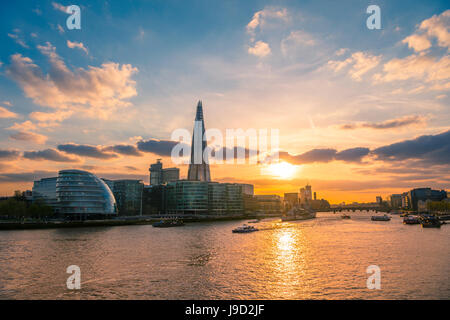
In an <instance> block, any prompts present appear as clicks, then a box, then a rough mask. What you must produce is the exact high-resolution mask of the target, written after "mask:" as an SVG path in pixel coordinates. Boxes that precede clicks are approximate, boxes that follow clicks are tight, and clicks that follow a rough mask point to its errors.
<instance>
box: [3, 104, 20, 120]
mask: <svg viewBox="0 0 450 320" xmlns="http://www.w3.org/2000/svg"><path fill="white" fill-rule="evenodd" d="M18 116H19V115H18V114H17V113H14V112H11V111H9V110H8V109H6V108H3V107H2V106H0V119H2V118H3V119H5V118H17V117H18Z"/></svg>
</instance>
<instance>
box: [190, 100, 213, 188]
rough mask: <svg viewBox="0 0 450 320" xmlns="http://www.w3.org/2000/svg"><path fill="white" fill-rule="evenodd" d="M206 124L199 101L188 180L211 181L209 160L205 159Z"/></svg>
mask: <svg viewBox="0 0 450 320" xmlns="http://www.w3.org/2000/svg"><path fill="white" fill-rule="evenodd" d="M204 135H205V122H204V120H203V106H202V102H201V101H199V102H198V104H197V112H196V115H195V122H194V130H193V134H192V144H191V162H190V164H189V171H188V180H191V181H211V174H210V172H209V164H208V160H207V159H206V161H205V159H204V158H203V154H204V151H205V149H206V140H204V139H203V137H204Z"/></svg>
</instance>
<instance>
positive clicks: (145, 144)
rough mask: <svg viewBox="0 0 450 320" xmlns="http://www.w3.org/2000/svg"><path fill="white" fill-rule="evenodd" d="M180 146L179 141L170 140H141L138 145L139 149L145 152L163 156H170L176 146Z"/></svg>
mask: <svg viewBox="0 0 450 320" xmlns="http://www.w3.org/2000/svg"><path fill="white" fill-rule="evenodd" d="M177 144H179V142H177V141H170V140H156V139H151V140H147V141H145V140H141V141H138V143H137V148H138V149H139V150H140V151H143V152H151V153H154V154H157V155H161V156H170V155H171V153H172V149H173V147H174V146H176V145H177Z"/></svg>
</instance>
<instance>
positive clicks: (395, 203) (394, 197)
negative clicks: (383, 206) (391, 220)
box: [388, 194, 402, 209]
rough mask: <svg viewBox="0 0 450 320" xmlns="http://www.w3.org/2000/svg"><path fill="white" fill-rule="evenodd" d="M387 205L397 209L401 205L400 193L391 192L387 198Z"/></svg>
mask: <svg viewBox="0 0 450 320" xmlns="http://www.w3.org/2000/svg"><path fill="white" fill-rule="evenodd" d="M388 203H389V206H390V207H391V208H393V209H399V208H401V207H402V195H401V194H391V195H390V196H389V198H388Z"/></svg>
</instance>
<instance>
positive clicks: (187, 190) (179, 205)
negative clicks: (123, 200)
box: [145, 180, 244, 215]
mask: <svg viewBox="0 0 450 320" xmlns="http://www.w3.org/2000/svg"><path fill="white" fill-rule="evenodd" d="M162 199H163V200H162V202H163V203H164V206H165V210H164V211H165V212H166V213H167V214H193V215H240V214H243V213H244V193H243V185H241V184H238V183H219V182H208V181H189V180H179V181H175V182H169V183H168V184H167V185H166V186H165V190H164V192H163V196H162ZM150 201H151V200H146V201H145V203H147V202H150ZM153 203H155V201H154V200H153ZM151 207H152V208H155V206H151ZM153 210H154V209H153Z"/></svg>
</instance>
